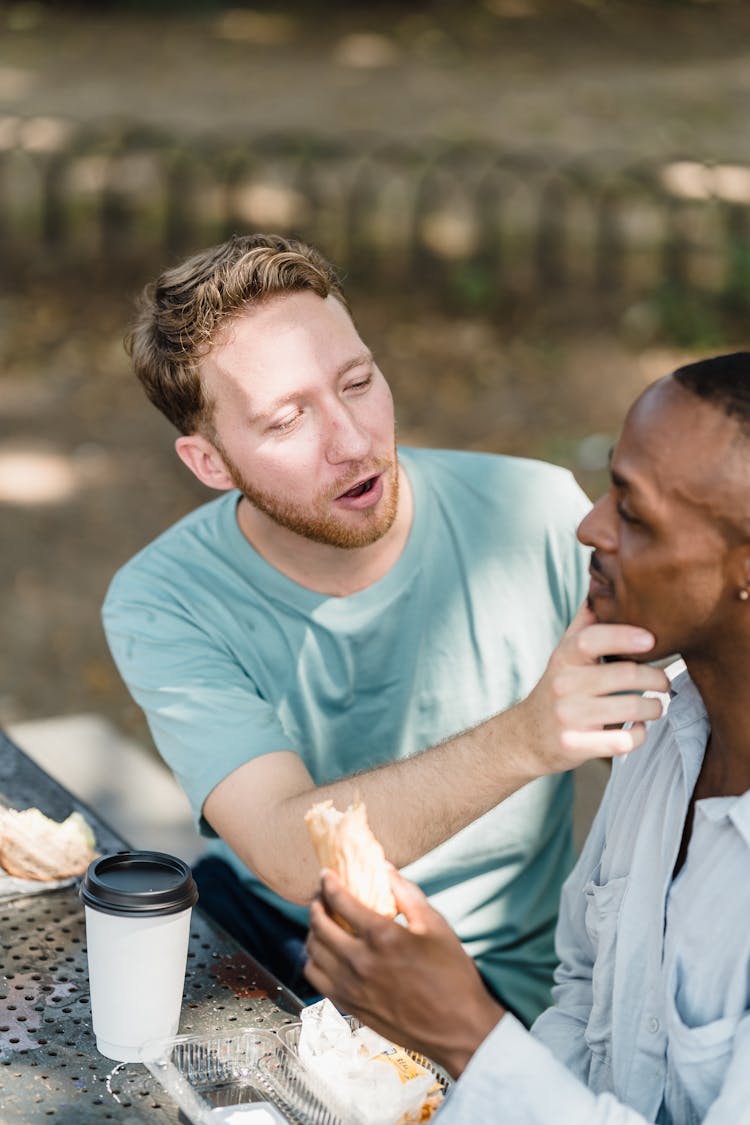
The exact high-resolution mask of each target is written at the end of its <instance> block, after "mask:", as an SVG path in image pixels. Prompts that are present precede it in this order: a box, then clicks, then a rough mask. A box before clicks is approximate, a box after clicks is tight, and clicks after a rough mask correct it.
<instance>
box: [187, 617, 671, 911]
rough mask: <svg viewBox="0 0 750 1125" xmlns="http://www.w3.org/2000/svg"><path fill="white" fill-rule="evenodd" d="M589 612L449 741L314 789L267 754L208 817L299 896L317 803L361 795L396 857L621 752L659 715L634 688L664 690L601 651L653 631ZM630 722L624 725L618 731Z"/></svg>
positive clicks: (313, 874)
mask: <svg viewBox="0 0 750 1125" xmlns="http://www.w3.org/2000/svg"><path fill="white" fill-rule="evenodd" d="M592 622H593V616H592V615H591V614H590V613H589V612H588V611H587V610H585V609H583V610H581V611H580V612H579V614H578V615H577V616H576V618H575V620H574V621H573V623H572V625H571V626H570V628H569V629H568V631H567V632H566V634H565V636H564V637H563V639H562V641H561V642H560V644H559V646H558V648H557V649H556V650H555V652H554V654H553V656H552V657H551V659H550V662H549V665H548V667H547V669H546V671H545V673H544V675H543V676H542V678H541V680H540V682H539V683H538V685H537V686H536V688H534V690H533V691H532V692H531V694H530V695H529V696H528V698H527V699H526V700H524V701H523V702H522V703H519V704H518V705H516V706H515V707H513V708H511V709H509V710H508V711H505V712H503V713H502V714H499V715H496V716H494V717H493V718H492V719H489V720H488V721H487V722H485V723H483V724H482V725H480V726H478V727H475V728H474V729H473V730H470V731H467V732H466V733H464V734H462V735H460V736H458V737H457V738H455V739H452V740H451V741H450V742H446V743H443V744H441V745H439V746H436V747H433V748H431V749H430V750H426V751H424V752H423V753H421V754H417V755H415V756H413V757H411V758H408V759H406V760H404V761H399V762H394V763H392V764H390V765H386V766H382V767H379V768H377V769H374V770H371V771H368V772H365V773H361V774H357V775H355V776H353V777H349V778H344V779H342V780H339V781H336V782H334V783H332V784H330V785H325V786H319V787H316V786H315V784H314V782H313V780H312V778H311V776H310V774H309V773H308V771H307V769H306V767H305V765H304V764H303V762H302V760H301V758H300V757H299V756H298V755H297V754H295V753H294V752H293V751H292V750H291V749H290V750H289V751H283V752H276V753H271V754H266V755H263V756H260V757H258V758H255V759H253V760H251V761H249V762H247V763H245V764H244V765H242V766H240V767H239V768H238V769H235V770H234V771H233V772H232V773H231V774H229V775H228V776H227V777H226V778H225V779H224V780H223V781H221V782H220V783H219V784H218V785H216V786H215V788H214V789H213V790H212V792H211V793H210V794H209V796H208V798H207V800H206V802H205V805H204V810H203V812H204V816H205V818H206V820H207V821H208V822H209V824H211V826H212V827H213V828H214V830H215V831H216V832H217V833H218V834H219V835H220V836H222V837H223V839H225V840H226V841H227V843H228V844H229V845H230V847H231V848H232V849H233V850H234V851H235V852H236V853H237V854H238V855H239V857H240V858H241V859H242V860H243V861H244V862H245V863H246V864H247V865H248V866H249V867H250V868H251V869H252V870H253V871H255V872H256V874H257V875H258V876H259V877H260V878H261V879H263V880H264V882H266V883H267V884H268V885H269V886H271V887H272V888H273V889H274V890H276V891H277V892H278V893H279V894H281V895H283V896H284V897H286V898H289V899H292V900H295V901H299V902H307V901H309V900H310V899H311V897H312V896H313V894H314V893H315V890H316V888H317V884H318V870H317V865H316V862H315V858H314V855H313V851H312V848H311V846H310V844H309V841H308V839H307V832H306V828H305V825H304V814H305V812H306V811H307V810H308V808H309V807H310V805H311V804H313V803H314V802H316V801H321V800H326V799H329V798H330V799H331V800H333V802H334V803H335V804H336V805H337V807H339V808H343V807H345V806H346V805H347V804H348V803H350V802H351V801H352V800H354V799H355V798H356V797H360V798H361V799H362V800H364V801H365V802H366V804H367V810H368V819H369V821H370V825H371V827H372V829H373V831H374V832H375V834H376V836H377V837H378V838H379V839H380V841H381V843H382V844H383V847H384V849H385V852H386V855H387V856H388V858H389V859H390V860H391V862H393V863H394V864H395V865H396V866H397V867H403V866H405V865H406V864H408V863H411V862H412V861H413V860H415V859H417V858H418V857H419V856H422V855H424V854H425V853H426V852H427V851H429V850H431V849H432V848H434V847H437V845H438V844H440V843H442V842H443V841H444V840H446V839H448V838H449V837H450V836H452V835H453V834H454V833H456V832H458V831H459V830H460V829H462V828H464V827H465V826H466V825H467V824H469V823H471V822H472V821H473V820H475V819H476V818H477V817H479V816H481V815H482V814H483V813H485V812H487V811H488V810H489V809H490V808H493V807H494V806H495V805H497V804H498V803H499V802H500V801H502V800H503V799H504V798H505V797H507V796H509V795H510V794H511V793H513V792H515V791H516V790H517V789H519V788H521V786H523V785H525V784H526V783H527V782H529V781H531V780H533V779H534V778H536V777H540V776H543V775H545V774H550V773H555V772H559V771H561V770H566V769H571V768H573V767H575V766H577V765H579V764H580V763H581V762H583V761H585V760H586V759H587V758H592V757H608V756H611V755H613V754H621V753H627V752H628V751H630V750H632V749H634V748H635V747H636V746H639V745H640V744H641V742H642V741H643V738H644V728H643V723H644V722H645V721H646V720H649V719H654V718H657V717H658V716H659V714H660V713H661V704H660V702H659V701H658V700H655V699H653V698H644V697H643V696H642V695H641V694H640V693H642V692H645V691H653V692H659V691H665V690H666V689H667V686H668V685H667V679H666V676H665V675H664V673H663V672H662V671H661V670H659V669H656V668H651V667H649V666H648V665H644V664H637V663H634V662H631V661H623V662H616V663H610V664H600V663H599V658H600V657H601V656H602V655H604V654H605V653H623V654H624V653H637V654H639V655H642V654H643V653H644V652H647V651H648V649H649V648H650V647H651V643H652V640H651V638H650V637H649V635H648V634H646V633H644V632H643V630H640V629H635V628H632V627H630V626H625V625H597V624H592ZM616 693H627V694H616ZM636 693H638V694H636ZM627 722H631V723H633V726H632V727H631V728H630V729H628V730H623V729H620V727H619V725H620V724H623V723H627Z"/></svg>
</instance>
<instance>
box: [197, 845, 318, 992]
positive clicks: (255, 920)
mask: <svg viewBox="0 0 750 1125" xmlns="http://www.w3.org/2000/svg"><path fill="white" fill-rule="evenodd" d="M193 878H194V879H195V882H196V884H197V886H198V894H199V896H200V898H199V903H198V905H199V906H200V908H201V910H204V911H205V912H206V914H210V915H211V917H212V918H214V919H215V920H216V921H217V922H218V923H219V925H220V926H223V927H224V929H225V930H226V931H227V932H228V933H230V934H231V935H232V937H233V938H236V940H237V941H238V942H239V943H240V945H242V946H244V948H245V949H246V950H247V951H248V953H250V954H251V955H252V956H253V957H254V958H255V959H256V961H260V963H261V965H263V967H264V968H266V969H268V970H269V972H271V973H273V975H274V976H275V977H276V978H277V979H278V980H280V981H281V983H282V984H285V985H286V986H287V988H289V989H291V991H292V992H293V993H294V994H295V995H296V996H298V997H299V998H300V1000H302V1001H304V1002H305V1003H312V1001H314V1000H319V999H320V996H319V995H318V993H316V992H315V991H314V989H313V988H312V986H311V985H309V984H308V983H307V981H306V980H305V977H304V976H303V973H302V969H303V966H304V964H305V961H306V960H307V957H306V954H305V938H306V937H307V929H306V928H305V927H304V926H300V925H298V924H297V923H296V922H292V921H291V920H290V919H289V918H286V917H285V916H284V915H283V914H282V913H281V911H280V910H277V909H276V907H274V906H271V905H270V903H267V902H265V901H264V900H263V899H262V898H258V896H257V895H255V894H253V892H252V890H251V889H250V888H249V887H247V886H246V885H245V884H244V883H242V882H241V881H240V880H239V878H238V877H237V875H236V874H235V873H234V871H233V870H232V868H231V867H230V866H229V864H228V863H225V862H224V860H223V859H217V858H216V857H215V856H205V857H204V858H203V859H200V860H198V862H197V863H196V865H195V867H194V868H193Z"/></svg>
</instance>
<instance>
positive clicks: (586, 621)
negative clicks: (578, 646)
mask: <svg viewBox="0 0 750 1125" xmlns="http://www.w3.org/2000/svg"><path fill="white" fill-rule="evenodd" d="M595 624H596V614H595V613H594V611H593V609H589V606H588V602H583V603H582V604H581V605H580V606H579V607H578V610H577V612H576V614H575V617H573V619H572V620H571V622H570V624H569V625H568V627H567V629H566V630H565V633H564V636H566V637H573V636H575V634H576V633H580V632H581V631H582V630H583V629H587V628H588V626H589V625H595Z"/></svg>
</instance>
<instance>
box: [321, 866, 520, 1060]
mask: <svg viewBox="0 0 750 1125" xmlns="http://www.w3.org/2000/svg"><path fill="white" fill-rule="evenodd" d="M391 883H392V887H393V893H394V896H395V898H396V903H397V906H398V908H399V911H400V912H401V913H402V914H403V916H404V918H405V919H406V925H405V926H403V925H400V924H399V923H398V922H394V921H392V920H391V919H390V918H385V917H383V915H381V914H376V913H375V912H374V911H372V910H369V909H368V908H367V907H365V906H362V905H361V903H359V902H358V901H357V900H356V899H355V898H353V897H352V896H351V895H350V894H349V892H348V891H347V890H346V889H345V888H344V886H343V885H342V883H341V882H340V880H339V879H338V878H337V877H336V875H334V874H333V872H331V871H324V872H323V877H322V884H321V893H320V896H319V897H318V898H316V899H315V901H314V902H313V903H312V906H311V908H310V934H309V937H308V940H307V952H308V961H307V965H306V966H305V976H306V977H307V979H308V980H309V981H310V983H311V984H312V985H313V987H314V988H316V989H317V990H318V991H319V992H321V993H323V994H324V995H325V996H328V997H330V999H331V1000H332V1001H333V1002H334V1003H335V1004H336V1005H337V1006H338V1007H339V1008H341V1009H343V1010H344V1011H345V1012H348V1013H349V1014H351V1015H354V1016H357V1017H358V1018H359V1019H360V1020H362V1022H363V1023H366V1024H367V1025H368V1026H369V1027H372V1028H373V1029H374V1030H375V1031H378V1032H379V1033H380V1034H381V1035H385V1036H386V1038H388V1039H391V1040H392V1041H393V1042H395V1043H398V1044H400V1045H401V1046H405V1047H410V1048H412V1049H413V1050H417V1051H421V1052H422V1054H424V1055H427V1056H428V1058H430V1059H433V1060H434V1061H435V1062H437V1063H440V1065H441V1066H443V1067H444V1068H445V1069H446V1070H447V1071H448V1073H449V1074H451V1075H452V1076H453V1077H454V1078H457V1077H458V1076H459V1075H460V1074H461V1073H462V1071H463V1070H464V1068H465V1067H466V1065H467V1063H468V1061H469V1059H470V1058H471V1056H472V1055H473V1054H474V1051H476V1049H477V1047H478V1046H479V1045H480V1043H481V1042H482V1041H483V1040H484V1039H485V1037H486V1036H487V1035H488V1034H489V1033H490V1031H491V1030H492V1028H493V1027H494V1026H495V1025H496V1024H497V1022H498V1020H500V1019H501V1018H502V1017H503V1016H504V1015H505V1009H504V1008H503V1007H502V1006H501V1005H500V1004H499V1003H498V1002H497V1001H496V1000H495V999H494V998H493V997H492V996H491V995H490V994H489V992H488V991H487V989H486V988H485V986H484V983H483V982H482V978H481V977H480V975H479V973H478V971H477V969H476V966H475V965H474V962H473V961H472V960H471V958H470V957H469V956H468V955H467V954H466V953H465V952H464V949H463V947H462V945H461V943H460V941H459V940H458V938H457V937H456V935H455V934H454V933H453V930H452V929H451V928H450V926H449V925H448V923H447V922H446V921H445V919H444V918H443V916H442V915H441V914H439V913H438V912H437V911H436V910H433V908H432V907H431V906H430V904H429V902H428V901H427V899H426V898H425V896H424V895H423V894H422V892H421V891H420V889H419V888H418V887H417V886H416V885H415V884H414V883H411V882H409V881H408V880H406V879H404V878H403V877H402V876H401V875H399V874H398V873H397V872H396V871H395V870H392V872H391ZM334 917H335V918H337V919H340V920H341V921H342V922H343V923H344V924H345V925H346V926H348V927H349V929H348V930H347V929H344V928H343V926H342V925H340V924H339V922H338V921H334Z"/></svg>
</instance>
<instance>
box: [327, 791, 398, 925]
mask: <svg viewBox="0 0 750 1125" xmlns="http://www.w3.org/2000/svg"><path fill="white" fill-rule="evenodd" d="M305 823H306V824H307V828H308V831H309V833H310V836H311V838H312V842H313V846H314V848H315V854H316V855H317V857H318V862H319V863H320V866H321V867H329V868H330V869H331V871H335V873H336V874H337V875H338V877H339V879H341V882H342V883H343V884H344V886H345V887H346V889H347V890H348V891H349V893H350V894H352V895H354V897H355V898H356V899H359V901H360V902H361V903H363V904H364V905H365V906H369V907H370V909H371V910H377V912H378V913H379V914H385V915H386V916H387V917H389V918H394V917H395V916H396V914H397V913H398V908H397V906H396V900H395V899H394V897H393V891H392V890H391V881H390V878H389V875H388V864H387V862H386V858H385V853H384V852H383V849H382V847H381V845H380V844H379V843H378V841H377V840H376V839H375V837H374V836H373V834H372V832H371V831H370V826H369V824H368V823H367V811H366V809H365V806H364V805H363V804H362V802H361V801H357V803H356V804H354V805H350V806H349V808H348V809H347V810H346V812H339V810H338V809H336V808H334V806H333V802H332V801H322V802H321V803H320V804H318V805H313V807H312V808H311V809H310V810H309V811H308V812H307V813H306V814H305Z"/></svg>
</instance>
